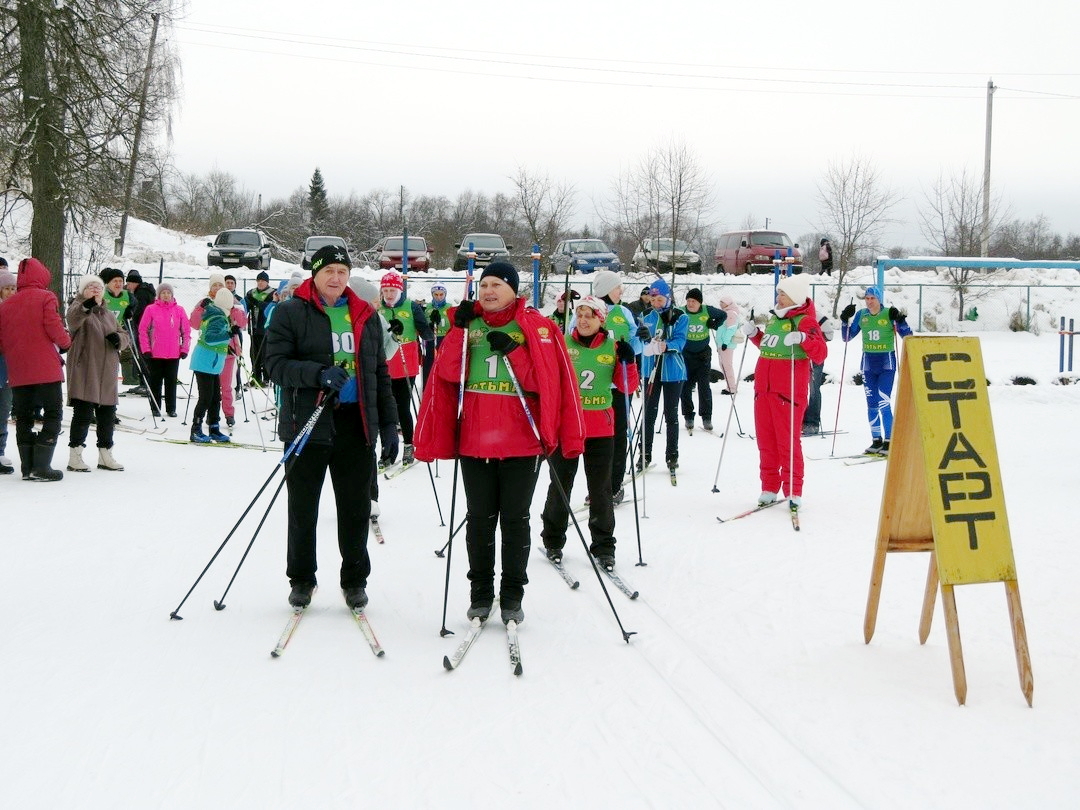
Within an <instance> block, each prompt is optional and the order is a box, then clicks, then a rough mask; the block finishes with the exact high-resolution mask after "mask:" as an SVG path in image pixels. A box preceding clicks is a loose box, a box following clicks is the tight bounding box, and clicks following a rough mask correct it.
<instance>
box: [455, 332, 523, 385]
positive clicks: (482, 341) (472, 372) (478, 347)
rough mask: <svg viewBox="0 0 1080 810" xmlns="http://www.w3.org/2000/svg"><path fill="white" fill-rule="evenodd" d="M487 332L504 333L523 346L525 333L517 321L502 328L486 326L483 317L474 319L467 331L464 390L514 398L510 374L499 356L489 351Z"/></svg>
mask: <svg viewBox="0 0 1080 810" xmlns="http://www.w3.org/2000/svg"><path fill="white" fill-rule="evenodd" d="M488 332H506V333H507V334H508V335H510V336H511V337H512V338H514V340H516V341H517V342H518V343H520V344H522V345H524V344H525V334H524V333H523V332H522V331H521V327H520V326H518V323H517V321H510V323H508V324H506V325H505V326H488V325H487V324H486V323H484V319H483V318H477V319H475V320H474V321H473V322H472V324H471V325H470V328H469V367H468V369H466V372H465V390H466V391H472V392H473V393H477V394H504V395H509V396H512V397H513V396H517V392H516V391H515V390H514V383H513V381H512V380H511V379H510V372H508V371H507V370H506V363H504V362H503V359H502V356H501V355H499V354H497V353H496V352H493V351H492V350H491V344H490V343H488V341H487V334H488Z"/></svg>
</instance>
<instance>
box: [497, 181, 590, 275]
mask: <svg viewBox="0 0 1080 810" xmlns="http://www.w3.org/2000/svg"><path fill="white" fill-rule="evenodd" d="M510 179H511V181H513V183H514V188H515V190H516V192H517V206H518V210H519V211H520V212H521V216H522V218H523V220H524V224H525V227H526V228H527V229H528V236H529V239H530V240H531V241H532V242H533V244H537V245H540V248H541V250H543V251H546V252H547V253H550V252H551V251H552V250H553V249H554V248H555V243H556V242H558V241H559V238H560V237H561V236H562V235H563V234H564V233H565V232H566V229H567V227H568V226H569V224H570V220H571V218H572V217H573V215H574V208H575V198H576V197H577V191H576V190H575V188H574V186H573V184H572V183H556V182H555V181H554V180H552V179H551V177H549V176H548V175H546V174H539V173H535V172H529V170H528V169H526V168H525V167H524V166H518V169H517V174H515V175H514V176H513V177H511V178H510ZM545 272H546V271H545Z"/></svg>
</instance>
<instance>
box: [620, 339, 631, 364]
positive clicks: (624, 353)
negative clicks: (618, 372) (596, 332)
mask: <svg viewBox="0 0 1080 810" xmlns="http://www.w3.org/2000/svg"><path fill="white" fill-rule="evenodd" d="M615 356H616V357H618V358H619V362H620V363H633V362H634V350H633V349H632V348H630V344H629V343H627V342H626V341H625V340H617V341H615Z"/></svg>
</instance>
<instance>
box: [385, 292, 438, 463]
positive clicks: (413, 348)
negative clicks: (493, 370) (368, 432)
mask: <svg viewBox="0 0 1080 810" xmlns="http://www.w3.org/2000/svg"><path fill="white" fill-rule="evenodd" d="M379 294H380V295H381V296H382V306H381V307H379V313H380V314H381V315H382V316H383V317H384V318H385V319H386V322H387V323H388V324H389V325H390V334H392V335H393V336H394V339H395V340H396V341H397V342H398V348H397V351H396V352H394V356H393V357H391V358H390V359H389V360H388V361H387V366H388V367H389V369H390V380H391V386H392V388H393V390H394V400H395V401H396V402H397V407H398V423H399V424H400V425H401V439H402V441H403V442H404V443H405V446H404V448H403V449H402V452H401V463H402V464H403V465H404V464H412V463H413V413H412V391H413V382H414V381H415V380H416V375H417V374H419V373H420V341H423V342H424V344H425V345H428V344H430V343H432V342H434V340H435V335H434V334H433V333H432V331H431V324H430V322H429V321H428V317H427V313H426V312H424V307H423V306H422V305H421V304H420V302H419V301H411V300H409V299H408V298H406V297H405V281H404V279H402V277H401V275H400V274H399V273H395V272H393V271H391V272H389V273H387V274H386V275H384V276H383V277H382V279H381V280H380V282H379ZM387 449H388V448H387V446H386V445H383V454H382V458H381V463H382V466H384V467H385V466H389V465H390V464H393V463H394V461H395V460H396V459H397V451H396V449H395V451H394V455H393V456H390V455H388V454H387Z"/></svg>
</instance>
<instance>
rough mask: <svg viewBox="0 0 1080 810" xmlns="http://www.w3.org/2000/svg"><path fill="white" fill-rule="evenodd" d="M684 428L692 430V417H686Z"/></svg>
mask: <svg viewBox="0 0 1080 810" xmlns="http://www.w3.org/2000/svg"><path fill="white" fill-rule="evenodd" d="M686 429H687V430H693V429H694V420H693V418H692V417H689V416H688V417H687V418H686Z"/></svg>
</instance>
